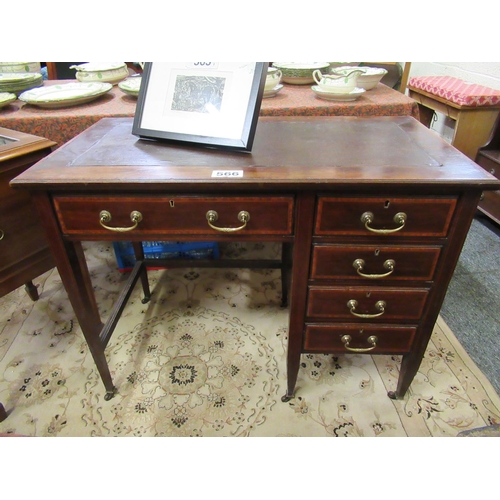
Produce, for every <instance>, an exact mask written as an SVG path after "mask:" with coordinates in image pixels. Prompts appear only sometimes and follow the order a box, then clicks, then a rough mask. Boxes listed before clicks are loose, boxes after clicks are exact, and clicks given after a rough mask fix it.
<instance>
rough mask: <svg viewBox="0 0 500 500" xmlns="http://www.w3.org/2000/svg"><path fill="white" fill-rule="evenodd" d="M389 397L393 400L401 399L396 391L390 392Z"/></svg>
mask: <svg viewBox="0 0 500 500" xmlns="http://www.w3.org/2000/svg"><path fill="white" fill-rule="evenodd" d="M387 395H388V396H389V397H390V398H391V399H401V398H400V397H399V396H398V393H397V392H396V391H389V392H388V393H387Z"/></svg>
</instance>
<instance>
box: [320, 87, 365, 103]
mask: <svg viewBox="0 0 500 500" xmlns="http://www.w3.org/2000/svg"><path fill="white" fill-rule="evenodd" d="M311 89H312V91H313V92H314V93H315V94H316V95H317V96H318V97H320V98H321V99H326V100H327V101H355V100H356V99H358V98H359V97H360V96H361V95H362V94H364V93H365V92H366V91H365V89H360V88H358V87H356V88H355V89H354V90H352V91H351V92H347V93H346V94H335V93H333V92H327V91H326V90H323V89H321V88H320V87H319V86H318V85H313V86H312V87H311Z"/></svg>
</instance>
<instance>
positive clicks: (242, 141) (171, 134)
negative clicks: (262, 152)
mask: <svg viewBox="0 0 500 500" xmlns="http://www.w3.org/2000/svg"><path fill="white" fill-rule="evenodd" d="M268 65H269V63H263V62H257V63H255V62H176V63H173V62H155V63H146V64H145V65H144V71H143V74H142V82H141V89H140V91H139V97H138V100H137V108H136V112H135V118H134V124H133V128H132V133H133V134H134V135H137V136H138V137H140V138H149V139H163V140H170V141H176V142H178V141H181V142H188V143H194V144H201V145H204V146H208V147H219V148H228V149H236V150H241V151H251V149H252V145H253V139H254V135H255V129H256V127H257V120H258V118H259V111H260V105H261V102H262V95H263V93H264V84H265V80H266V75H267V68H268Z"/></svg>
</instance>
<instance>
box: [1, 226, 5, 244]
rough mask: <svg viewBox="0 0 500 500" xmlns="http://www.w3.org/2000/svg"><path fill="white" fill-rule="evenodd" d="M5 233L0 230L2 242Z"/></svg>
mask: <svg viewBox="0 0 500 500" xmlns="http://www.w3.org/2000/svg"><path fill="white" fill-rule="evenodd" d="M4 236H5V233H4V232H3V231H2V230H1V229H0V241H1V240H3V237H4Z"/></svg>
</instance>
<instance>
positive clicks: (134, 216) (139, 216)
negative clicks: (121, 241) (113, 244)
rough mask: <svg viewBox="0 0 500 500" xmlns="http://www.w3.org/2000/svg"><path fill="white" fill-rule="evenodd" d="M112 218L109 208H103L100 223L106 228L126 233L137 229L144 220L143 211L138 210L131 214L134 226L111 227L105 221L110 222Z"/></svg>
mask: <svg viewBox="0 0 500 500" xmlns="http://www.w3.org/2000/svg"><path fill="white" fill-rule="evenodd" d="M110 220H111V214H110V213H109V212H108V211H107V210H101V213H100V214H99V224H101V226H102V227H103V228H104V229H107V230H108V231H114V232H115V233H126V232H127V231H132V229H135V228H136V227H137V225H138V224H139V222H141V220H142V214H141V212H138V211H137V210H134V211H133V212H132V213H131V214H130V220H131V221H132V222H133V223H134V225H133V226H130V227H110V226H107V225H106V224H105V222H106V223H107V222H109V221H110Z"/></svg>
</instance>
